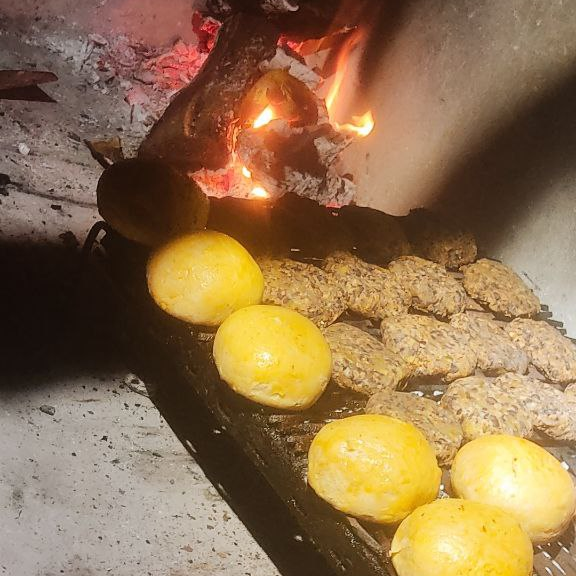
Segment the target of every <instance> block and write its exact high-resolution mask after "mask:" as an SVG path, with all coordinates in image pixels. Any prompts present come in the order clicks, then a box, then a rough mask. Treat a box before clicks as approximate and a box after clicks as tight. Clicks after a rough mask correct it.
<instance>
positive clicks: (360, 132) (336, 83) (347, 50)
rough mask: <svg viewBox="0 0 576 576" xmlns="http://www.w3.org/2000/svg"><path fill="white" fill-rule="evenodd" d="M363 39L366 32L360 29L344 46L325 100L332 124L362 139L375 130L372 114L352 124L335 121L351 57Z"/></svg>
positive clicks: (365, 114)
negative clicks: (337, 103) (336, 108)
mask: <svg viewBox="0 0 576 576" xmlns="http://www.w3.org/2000/svg"><path fill="white" fill-rule="evenodd" d="M363 38H364V32H363V31H362V29H360V28H359V29H358V30H357V31H356V32H354V33H352V34H351V35H350V37H349V38H348V39H347V40H346V42H345V43H344V44H343V45H342V47H341V49H340V54H338V59H337V62H336V73H335V74H334V78H333V80H332V84H331V85H330V89H329V90H328V93H327V95H326V99H325V102H326V108H327V109H328V116H329V117H330V122H332V124H333V125H334V126H335V127H336V129H338V130H341V131H343V132H350V133H352V134H355V135H357V136H362V137H364V136H368V134H370V132H372V130H373V128H374V117H373V116H372V112H370V111H368V112H365V113H364V114H362V115H361V116H352V122H347V123H345V124H340V123H339V122H337V121H336V119H335V103H336V101H337V98H338V94H339V93H340V91H341V88H342V85H343V82H344V78H345V77H346V72H347V71H348V65H349V63H350V55H351V54H352V51H353V50H354V48H355V47H356V46H357V45H358V44H359V43H360V42H361V41H362V39H363Z"/></svg>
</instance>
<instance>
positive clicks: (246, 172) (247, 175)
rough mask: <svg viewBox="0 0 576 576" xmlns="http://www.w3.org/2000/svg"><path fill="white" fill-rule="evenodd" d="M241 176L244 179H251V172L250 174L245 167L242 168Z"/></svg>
mask: <svg viewBox="0 0 576 576" xmlns="http://www.w3.org/2000/svg"><path fill="white" fill-rule="evenodd" d="M242 176H245V177H246V178H252V172H250V170H248V168H246V166H242Z"/></svg>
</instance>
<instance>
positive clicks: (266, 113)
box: [252, 106, 275, 128]
mask: <svg viewBox="0 0 576 576" xmlns="http://www.w3.org/2000/svg"><path fill="white" fill-rule="evenodd" d="M274 117H275V114H274V110H273V108H272V106H266V108H264V110H262V112H260V114H259V115H258V117H257V118H256V120H254V122H253V123H252V126H253V127H254V128H262V126H266V124H269V123H270V122H271V121H272V120H274Z"/></svg>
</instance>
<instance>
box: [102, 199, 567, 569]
mask: <svg viewBox="0 0 576 576" xmlns="http://www.w3.org/2000/svg"><path fill="white" fill-rule="evenodd" d="M243 202H244V203H248V206H249V210H248V211H247V212H246V211H245V212H244V214H248V217H249V218H254V216H255V212H254V211H256V212H257V213H259V214H262V212H263V209H260V208H255V204H251V203H257V202H258V201H257V200H255V201H249V200H248V201H243ZM241 213H242V212H238V214H241ZM336 216H337V212H335V211H334V210H330V209H327V208H320V209H318V208H317V207H316V208H315V209H314V210H312V211H310V212H307V211H306V210H304V211H303V214H302V221H304V222H306V227H307V228H308V226H309V225H310V224H311V223H312V224H313V222H314V219H315V218H318V219H319V220H318V226H312V228H311V229H312V230H318V229H320V230H326V221H327V219H328V220H330V219H332V218H335V217H336ZM264 221H266V222H268V223H269V219H268V218H264ZM231 226H232V227H233V228H235V229H236V232H238V231H239V229H241V227H242V222H241V220H240V221H235V222H234V221H231ZM103 227H104V228H105V229H106V234H105V236H104V238H103V239H102V241H101V243H100V249H99V250H93V253H94V254H96V255H98V262H100V263H101V264H102V265H103V266H104V270H105V272H106V274H107V276H108V278H109V279H110V281H111V283H112V285H113V286H114V287H115V289H116V292H117V294H118V297H119V298H120V302H121V306H120V308H121V309H122V310H123V311H124V314H123V317H124V321H125V323H124V324H123V330H124V332H125V334H126V336H127V338H126V340H127V341H128V342H130V350H131V351H132V358H133V359H134V361H135V368H136V369H138V367H140V369H143V370H144V372H145V373H146V374H147V375H148V376H145V378H146V377H149V378H153V379H154V380H155V381H156V382H158V384H159V386H160V387H159V390H158V399H157V403H158V404H159V405H161V404H162V400H161V399H160V398H161V397H162V396H163V397H164V400H171V401H172V402H173V401H174V398H178V399H179V401H181V408H182V409H183V410H185V409H190V410H191V411H192V409H193V407H194V406H197V405H198V404H200V405H202V406H203V407H204V408H206V409H207V410H208V411H209V413H210V414H211V416H212V417H213V419H214V422H216V423H217V425H218V427H219V433H222V434H225V435H228V436H229V437H230V439H231V440H232V442H233V443H234V445H235V446H237V447H238V449H239V450H241V451H242V452H243V453H244V454H245V455H246V456H247V457H248V460H249V462H250V466H251V469H252V473H253V474H255V475H262V476H263V477H264V478H265V479H266V481H267V482H268V483H269V485H270V486H271V487H272V489H273V490H274V491H275V492H276V493H277V495H278V496H279V498H280V499H281V501H282V503H283V505H284V508H285V511H286V512H287V513H289V514H290V515H291V516H292V517H293V518H294V519H295V520H296V522H297V524H298V526H299V527H300V529H301V531H302V534H303V537H305V538H306V539H307V540H309V541H310V542H311V543H312V545H313V546H314V547H315V548H316V549H317V550H318V551H319V552H320V553H321V555H322V556H323V557H324V558H325V559H326V561H327V564H328V565H329V566H330V569H331V573H332V574H334V575H336V574H350V575H354V576H388V575H389V576H393V575H395V571H394V569H393V567H392V564H391V562H390V561H389V558H388V550H389V545H390V541H391V537H392V535H393V531H391V530H390V529H387V528H383V527H382V526H377V525H373V524H370V523H366V522H361V521H358V520H357V519H355V518H351V517H348V516H346V515H345V514H343V513H340V512H338V511H336V510H334V509H333V508H331V507H330V506H328V505H327V504H326V503H325V502H323V501H322V500H320V499H319V498H318V497H317V496H316V495H315V494H314V493H313V491H312V490H311V489H310V488H309V487H308V486H307V484H306V465H307V464H306V458H307V451H308V448H309V445H310V443H311V441H312V438H313V437H314V435H315V434H316V432H318V430H319V429H320V428H321V427H322V426H323V425H324V424H325V423H326V422H329V421H331V420H335V419H338V418H343V417H346V416H350V415H353V414H357V413H361V412H362V410H363V407H364V405H365V402H366V399H365V398H364V397H362V396H360V395H357V394H356V393H354V392H352V391H345V390H342V389H340V388H338V387H337V386H335V385H333V384H330V385H329V387H328V389H327V390H326V392H325V393H324V395H323V396H322V397H321V399H320V400H319V401H318V402H317V403H316V404H315V405H314V406H313V407H311V408H310V409H308V410H305V411H303V412H299V413H289V412H283V411H278V410H273V409H269V408H265V407H261V406H258V405H256V404H253V403H250V402H248V401H246V400H244V399H243V398H241V397H239V396H237V395H235V394H234V393H233V392H231V390H230V389H229V387H228V386H227V385H226V384H225V383H223V382H222V381H221V380H220V378H219V376H218V372H217V370H216V368H215V365H214V362H213V359H212V353H211V349H212V340H213V338H214V334H215V332H214V330H211V329H206V328H201V327H196V326H192V325H188V324H185V323H183V322H180V321H179V320H176V319H174V318H172V317H170V316H168V315H166V314H165V313H164V312H162V311H161V310H160V309H159V308H158V307H157V306H156V305H155V304H154V302H153V301H152V299H151V298H150V296H149V295H148V292H147V288H146V279H145V265H146V258H147V253H146V251H144V250H143V249H142V248H139V247H137V246H135V245H133V244H132V243H130V242H128V241H126V240H124V239H123V238H121V237H120V236H119V235H117V234H116V233H114V232H113V231H112V230H110V229H107V228H106V226H103ZM224 228H225V226H224ZM254 230H258V232H253V236H254V235H256V236H258V237H260V239H262V234H261V229H258V227H254ZM267 230H268V232H270V229H269V228H268V229H267ZM96 232H97V230H96ZM230 232H233V230H230ZM297 236H298V237H299V240H300V241H299V242H297V243H296V244H295V247H294V248H292V250H293V252H292V254H293V256H294V257H297V258H301V259H304V260H306V261H312V262H314V261H315V260H316V259H317V258H321V257H322V256H323V255H324V254H323V253H322V252H323V251H324V249H323V248H324V247H322V246H318V245H307V242H308V243H309V242H311V241H312V239H313V237H312V238H311V237H308V238H304V239H303V238H302V235H301V234H297ZM269 239H270V238H269V237H268V238H267V240H268V241H269ZM243 240H244V241H245V242H248V243H249V238H248V236H245V237H244V238H243ZM264 240H265V241H266V235H264ZM255 246H256V244H253V246H252V247H253V248H254V249H256V248H255ZM315 251H316V252H317V254H316V255H315ZM481 256H485V255H484V254H481ZM478 313H483V312H481V311H478ZM484 313H487V312H484ZM343 319H344V321H347V322H350V323H353V324H354V325H356V326H359V327H361V328H363V329H365V330H366V331H368V332H371V333H373V334H374V335H377V332H378V331H377V327H376V326H375V325H373V324H372V323H371V322H370V321H368V320H362V319H359V318H354V317H352V316H349V317H345V318H343ZM537 319H540V320H545V321H547V322H549V323H550V324H552V325H553V326H555V327H556V328H557V329H559V330H560V331H562V332H563V333H565V332H564V330H563V326H562V323H561V322H558V321H556V320H554V318H553V315H552V313H551V311H550V310H548V308H547V307H546V306H542V310H541V312H540V314H539V315H538V317H537ZM500 321H501V322H504V320H503V319H501V320H500ZM531 370H533V369H532V368H531ZM531 375H532V376H535V377H537V378H540V379H543V377H542V376H541V375H540V374H538V373H537V372H536V371H533V373H532V374H531ZM408 389H409V390H411V391H419V392H420V393H422V394H423V395H426V396H429V397H431V398H433V399H435V400H438V398H439V396H441V394H442V389H443V386H442V385H439V384H437V383H434V382H433V381H430V380H419V381H411V382H409V383H408ZM159 399H160V400H159ZM167 418H168V420H169V416H167ZM185 436H186V433H185V432H184V437H183V438H182V437H181V440H183V441H184V443H185V444H187V445H188V447H189V448H190V439H189V438H186V437H185ZM538 441H539V443H541V444H542V445H543V446H545V447H546V448H547V449H548V450H550V451H551V452H552V453H553V454H554V455H555V456H557V457H558V458H559V459H560V460H561V461H563V462H564V463H565V466H567V467H568V469H569V470H570V472H571V473H572V474H573V472H572V470H576V450H574V449H573V448H572V447H570V446H567V445H562V444H559V443H556V442H554V441H551V440H549V439H546V438H544V437H542V438H539V439H538ZM447 480H448V478H447V474H446V473H445V474H444V482H443V484H442V487H443V494H442V496H447V495H449V486H448V485H447ZM216 481H217V480H216ZM445 486H446V491H444V487H445ZM241 516H242V515H241ZM534 570H535V572H534V573H535V574H537V575H538V576H566V575H568V576H572V575H576V541H575V535H574V529H573V527H571V529H570V530H569V531H568V532H566V533H565V534H564V535H563V536H562V537H561V538H560V539H558V540H557V541H556V542H553V543H551V544H547V545H544V546H538V547H537V548H536V555H535V561H534Z"/></svg>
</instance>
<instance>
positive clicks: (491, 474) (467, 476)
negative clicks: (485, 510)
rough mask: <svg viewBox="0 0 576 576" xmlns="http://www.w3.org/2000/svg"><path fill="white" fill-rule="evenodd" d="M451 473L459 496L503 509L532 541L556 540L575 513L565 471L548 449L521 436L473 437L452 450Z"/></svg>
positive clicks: (571, 487) (453, 486)
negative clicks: (473, 438)
mask: <svg viewBox="0 0 576 576" xmlns="http://www.w3.org/2000/svg"><path fill="white" fill-rule="evenodd" d="M451 478H452V488H453V490H454V492H455V494H456V495H457V496H458V497H460V498H465V499H466V500H474V501H476V502H483V503H485V504H492V505H494V506H498V507H499V508H502V509H503V510H505V511H506V512H507V513H509V514H510V515H511V516H513V517H514V518H515V519H516V520H518V522H519V523H520V526H522V528H523V529H524V531H525V532H526V533H527V534H528V536H530V538H531V540H532V542H534V543H535V544H543V543H545V542H549V541H551V540H553V539H555V538H556V537H557V536H559V535H560V534H561V533H562V532H564V530H565V529H566V528H567V526H568V525H569V524H570V521H571V520H572V517H573V516H574V510H575V507H576V494H575V491H574V485H573V483H572V479H571V478H570V475H569V474H568V472H567V471H566V470H564V468H562V466H561V465H560V462H558V460H556V458H554V456H552V454H550V453H549V452H548V451H546V450H544V448H541V447H540V446H538V445H537V444H534V443H533V442H530V441H529V440H525V439H523V438H517V437H515V436H505V435H495V436H483V437H482V438H477V439H476V440H473V441H472V442H470V443H468V444H466V445H465V446H463V447H462V448H461V449H460V450H459V452H458V454H456V458H455V459H454V462H453V464H452V477H451Z"/></svg>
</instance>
